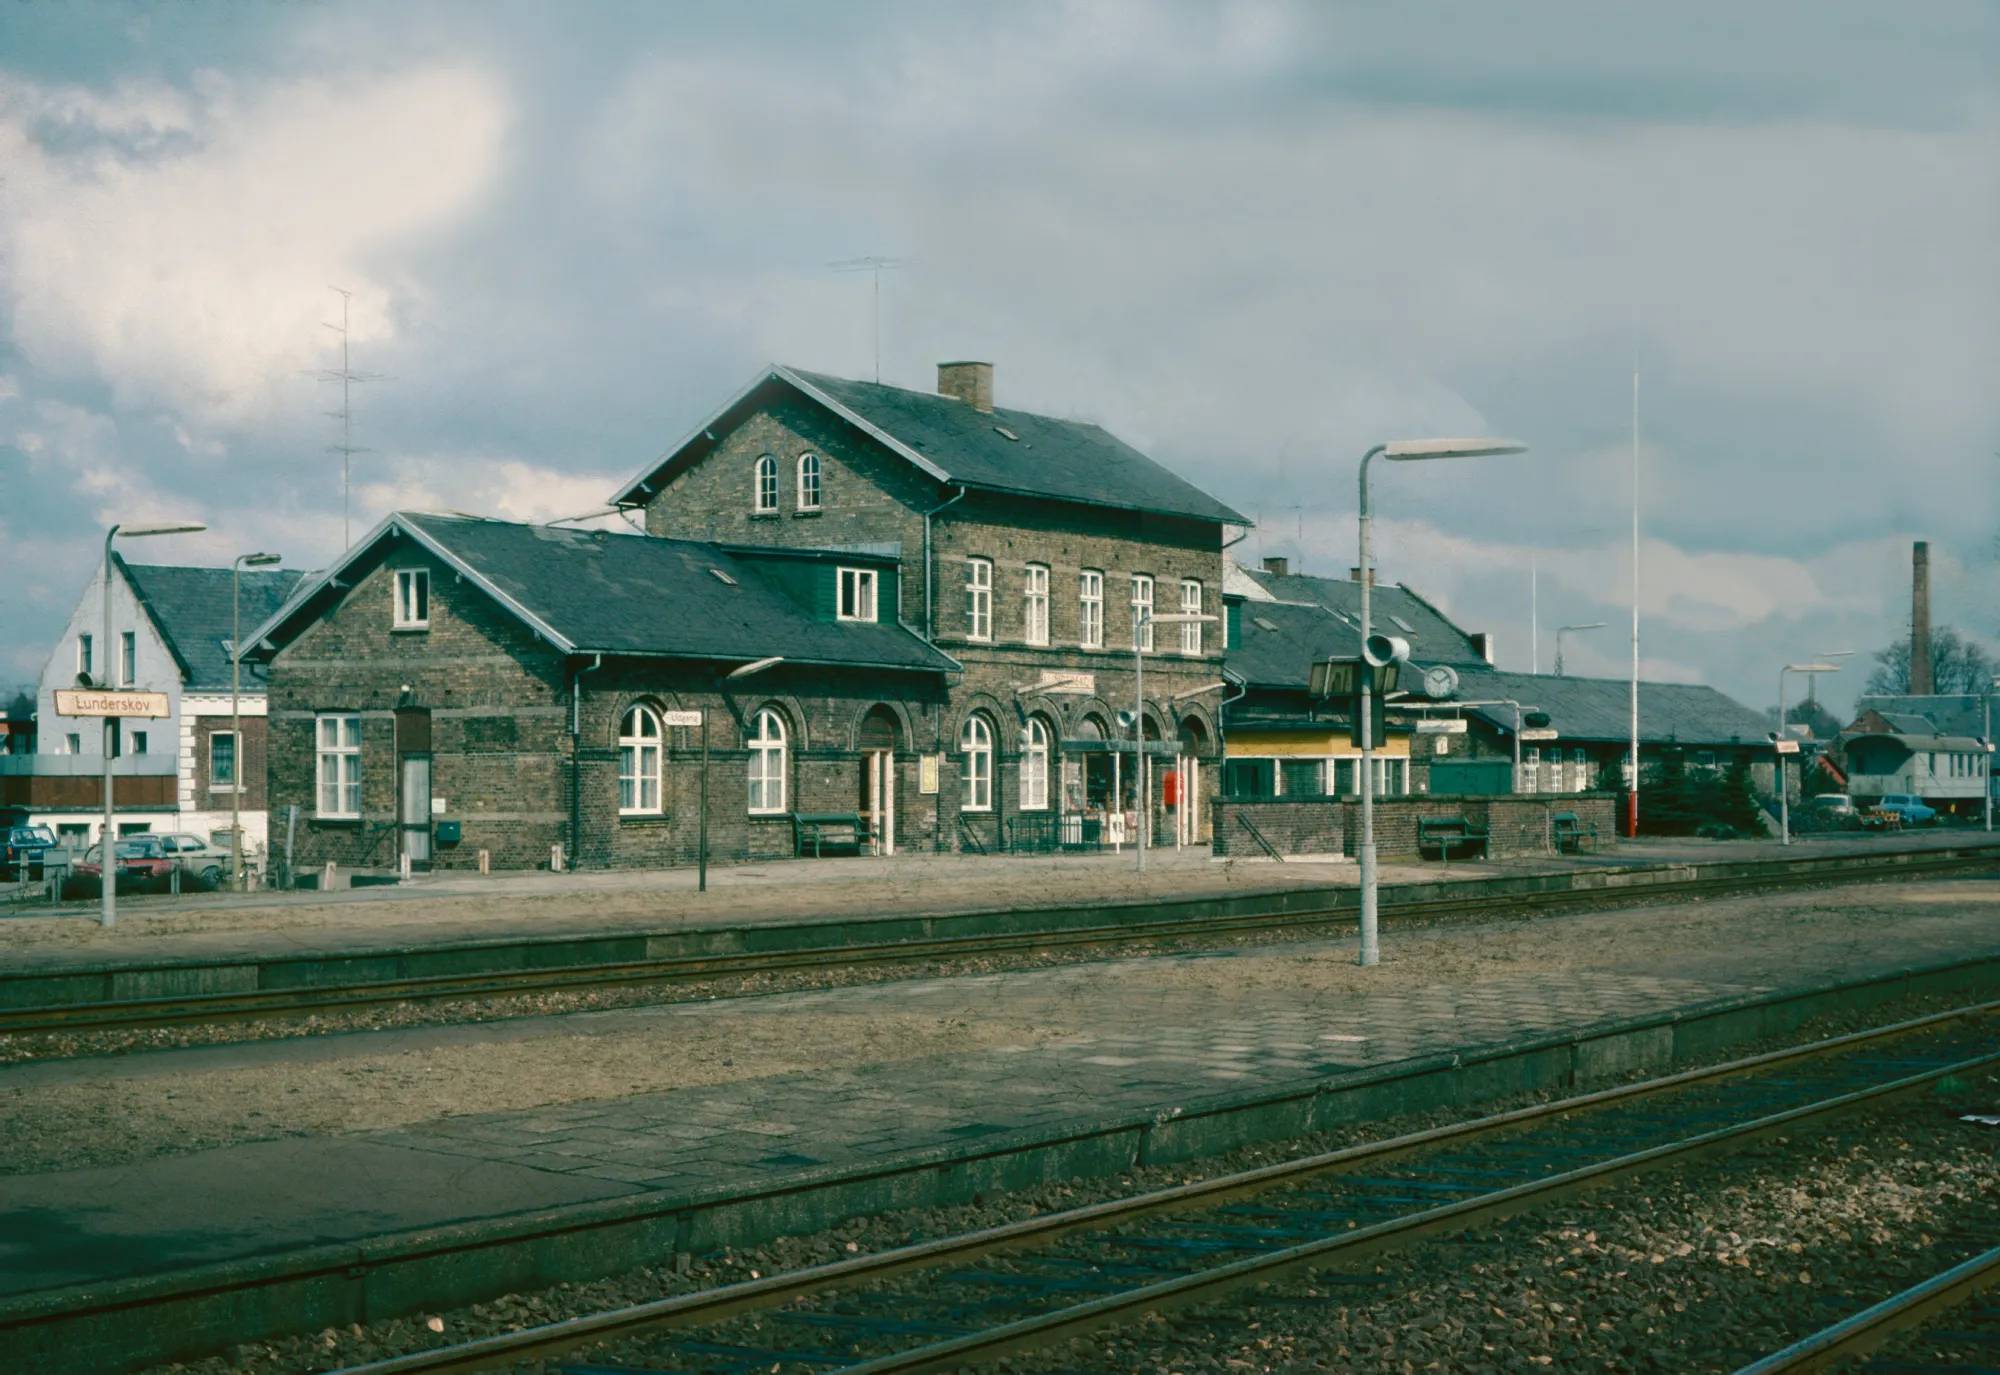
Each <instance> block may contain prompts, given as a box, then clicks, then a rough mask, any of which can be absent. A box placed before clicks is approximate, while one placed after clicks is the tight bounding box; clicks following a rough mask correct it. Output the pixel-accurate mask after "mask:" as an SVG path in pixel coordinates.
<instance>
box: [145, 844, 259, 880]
mask: <svg viewBox="0 0 2000 1375" xmlns="http://www.w3.org/2000/svg"><path fill="white" fill-rule="evenodd" d="M220 834H221V835H222V838H223V839H222V843H221V844H220V845H218V844H216V843H215V842H214V841H212V840H203V839H202V838H201V837H200V836H198V835H192V834H189V833H188V832H185V831H173V832H169V833H167V834H164V835H161V836H160V837H159V840H160V843H161V844H162V845H163V846H165V847H166V849H167V852H168V853H169V854H171V855H173V857H174V859H175V860H176V862H178V863H179V865H180V869H181V873H182V874H183V875H184V876H186V877H187V878H192V879H194V880H196V881H197V882H199V883H200V884H201V885H202V886H203V887H204V888H220V887H222V886H223V885H224V884H226V883H228V882H229V833H228V832H227V831H223V832H221V833H220ZM243 867H244V868H245V869H246V870H255V869H256V868H257V857H256V856H255V855H253V854H251V853H250V851H249V848H248V847H247V846H246V847H245V848H244V851H243Z"/></svg>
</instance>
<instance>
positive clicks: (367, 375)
mask: <svg viewBox="0 0 2000 1375" xmlns="http://www.w3.org/2000/svg"><path fill="white" fill-rule="evenodd" d="M327 290H328V291H335V292H339V293H340V323H339V324H337V325H336V324H331V323H327V322H324V321H322V323H323V324H325V325H326V328H328V329H330V330H332V331H333V332H334V333H335V334H338V335H339V336H340V370H339V371H338V372H335V371H333V370H332V369H330V368H329V369H325V370H323V371H321V373H320V375H319V380H320V381H322V382H338V383H340V409H339V410H337V411H328V412H327V414H328V415H329V416H331V417H333V418H334V419H335V420H338V421H339V422H340V442H339V443H338V444H332V445H329V446H328V447H327V452H328V453H335V454H339V455H340V547H341V548H342V549H347V548H351V547H352V546H353V544H354V533H353V502H352V500H351V498H350V495H349V494H350V493H351V492H352V490H353V481H354V456H355V455H356V454H365V453H369V452H371V450H368V449H357V448H355V447H354V405H353V401H352V398H351V396H350V392H351V390H352V388H353V386H354V384H355V383H356V382H379V381H381V380H382V374H381V373H379V372H356V371H354V369H353V368H351V367H350V366H348V360H347V308H348V303H349V302H350V300H351V299H352V298H353V296H354V293H353V292H351V291H347V290H344V289H343V288H341V287H337V286H330V287H328V288H327Z"/></svg>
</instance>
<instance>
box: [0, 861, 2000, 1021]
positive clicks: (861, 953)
mask: <svg viewBox="0 0 2000 1375" xmlns="http://www.w3.org/2000/svg"><path fill="white" fill-rule="evenodd" d="M1995 862H1996V859H1995V857H1992V856H1983V855H1972V856H1966V855H1960V856H1953V857H1951V858H1948V859H1943V860H1937V861H1932V862H1929V863H1924V862H1918V863H1912V864H1908V865H1902V866H1898V867H1897V868H1895V869H1894V870H1872V869H1871V870H1863V871H1860V872H1853V873H1834V874H1825V873H1804V874H1801V873H1796V872H1792V871H1786V870H1777V871H1773V872H1771V873H1767V874H1748V875H1733V876H1724V877H1719V878H1698V879H1679V880H1670V881H1667V882H1664V883H1659V884H1654V885H1650V886H1648V887H1645V888H1643V889H1622V888H1585V889H1570V890H1566V891H1561V892H1550V893H1528V894H1518V895H1502V896H1498V897H1489V896H1483V895H1482V896H1479V897H1469V898H1443V899H1433V900H1427V901H1418V902H1410V903H1403V904H1398V905H1397V906H1396V907H1395V908H1393V909H1385V911H1384V912H1383V919H1384V920H1385V921H1394V922H1396V923H1397V924H1407V923H1410V922H1416V921H1426V920H1433V919H1436V918H1439V917H1449V916H1454V915H1459V914H1463V913H1476V914H1479V915H1481V916H1495V915H1499V914H1502V913H1506V912H1511V911H1517V910H1520V909H1524V908H1533V909H1549V908H1576V907H1596V908H1600V909H1609V908H1617V907H1628V906H1634V905H1651V904H1653V903H1657V902H1671V901H1674V900H1676V899H1678V898H1684V897H1687V896H1689V895H1691V894H1697V893H1699V894H1708V893H1715V892H1740V893H1750V892H1758V891H1769V890H1772V889H1783V888H1812V887H1828V886H1845V885H1850V884H1863V883H1870V882H1880V881H1885V880H1892V879H1893V880H1906V879H1912V878H1931V877H1937V876H1939V875H1943V874H1949V873H1953V872H1957V871H1962V870H1966V869H1983V868H1991V867H1993V866H1994V864H1995ZM1342 898H1343V899H1344V900H1343V901H1337V902H1333V903H1329V904H1328V905H1327V906H1325V907H1317V908H1311V909H1307V910H1305V911H1294V912H1270V913H1249V914H1242V915H1234V916H1216V917H1182V918H1173V919H1169V920H1164V921H1142V922H1132V923H1115V924H1106V925H1098V926H1088V927H1072V928H1069V929H1067V930H1041V931H1027V932H1015V933H1006V934H997V935H978V936H946V937H936V938H930V939H919V940H900V941H882V942H874V943H867V944H856V945H833V946H815V947H811V948H808V949H803V950H784V951H770V952H749V953H740V954H728V955H674V956H662V957H660V958H657V959H642V960H623V961H614V962H606V963H599V964H576V965H563V966H556V967H553V968H541V969H519V970H496V971H489V972H485V973H481V974H472V975H467V974H437V975H421V976H415V977H410V978H403V979H388V980H375V981H368V982H357V983H352V984H327V985H315V986H312V987H303V988H282V989H260V990H255V991H249V992H229V993H194V994H181V995H173V996H168V997H158V998H134V999H115V1000H105V1001H99V1002H90V1003H72V1004H68V1005H64V1006H57V1007H39V1008H37V1007H22V1008H7V1009H0V1035H16V1036H18V1035H28V1034H32V1033H37V1032H80V1031H104V1030H117V1029H121V1028H132V1027H150V1026H170V1025H174V1024H176V1023H181V1022H193V1021H199V1022H216V1021H242V1020H254V1019H258V1018H269V1017H292V1016H303V1015H309V1014H313V1013H325V1012H338V1011H358V1010H361V1009H365V1008H370V1007H383V1006H391V1005H395V1004H400V1003H423V1002H442V1001H452V1000H481V999H491V998H506V997H517V996H523V995H529V994H538V993H552V992H565V991H586V990H591V989H601V988H614V987H621V986H626V987H629V986H637V985H644V984H652V983H700V982H705V981H708V980H714V979H731V978H749V977H754V976H757V975H769V974H783V973H790V972H797V971H800V970H806V971H831V970H836V969H841V968H849V967H863V966H868V965H885V964H886V965H894V964H906V963H928V962H935V961H940V960H954V959H966V958H972V957H976V956H981V955H991V954H1004V953H1008V952H1014V951H1022V950H1033V951H1052V950H1071V949H1082V948H1089V947H1093V946H1116V945H1127V944H1129V945H1145V944H1153V943H1158V942H1161V941H1170V940H1181V939H1188V938H1211V939H1212V938H1216V937H1222V936H1230V935H1240V934H1245V933H1256V932H1265V931H1284V930H1291V929H1297V928H1301V927H1316V926H1341V925H1352V924H1353V923H1354V922H1355V921H1356V920H1357V919H1358V915H1359V913H1358V909H1357V908H1356V907H1355V906H1353V904H1352V897H1351V895H1349V894H1346V893H1343V894H1342Z"/></svg>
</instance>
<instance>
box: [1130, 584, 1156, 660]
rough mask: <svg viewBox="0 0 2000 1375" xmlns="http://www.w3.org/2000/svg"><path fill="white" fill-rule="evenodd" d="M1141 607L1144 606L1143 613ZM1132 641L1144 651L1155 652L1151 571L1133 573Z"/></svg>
mask: <svg viewBox="0 0 2000 1375" xmlns="http://www.w3.org/2000/svg"><path fill="white" fill-rule="evenodd" d="M1141 608H1144V611H1143V613H1142V611H1141ZM1142 620H1143V622H1144V624H1143V625H1142V624H1141V621H1142ZM1132 642H1133V644H1134V646H1135V647H1137V648H1138V649H1139V650H1140V651H1142V652H1144V653H1147V654H1151V653H1152V652H1153V575H1152V574H1150V573H1134V574H1133V575H1132Z"/></svg>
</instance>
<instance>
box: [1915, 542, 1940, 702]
mask: <svg viewBox="0 0 2000 1375" xmlns="http://www.w3.org/2000/svg"><path fill="white" fill-rule="evenodd" d="M1935 691H1937V687H1936V684H1935V682H1934V680H1933V678H1932V676H1931V547H1930V544H1929V543H1928V542H1926V541H1924V540H1918V541H1917V542H1916V544H1915V545H1914V546H1913V547H1912V548H1911V550H1910V694H1911V695H1912V696H1914V697H1928V696H1930V695H1931V694H1932V693H1933V692H1935Z"/></svg>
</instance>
